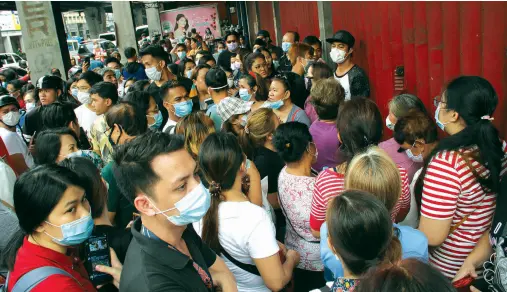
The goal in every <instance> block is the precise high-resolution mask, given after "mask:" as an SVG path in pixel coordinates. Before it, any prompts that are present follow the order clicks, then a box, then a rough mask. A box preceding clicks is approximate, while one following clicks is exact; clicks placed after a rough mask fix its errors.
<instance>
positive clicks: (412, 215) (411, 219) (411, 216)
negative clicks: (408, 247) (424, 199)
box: [400, 168, 423, 229]
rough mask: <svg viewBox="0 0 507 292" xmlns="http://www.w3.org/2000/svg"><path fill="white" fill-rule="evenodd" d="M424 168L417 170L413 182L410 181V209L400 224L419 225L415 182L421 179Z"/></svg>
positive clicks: (416, 226)
mask: <svg viewBox="0 0 507 292" xmlns="http://www.w3.org/2000/svg"><path fill="white" fill-rule="evenodd" d="M422 170H423V169H422V168H421V169H419V170H418V171H416V173H415V174H414V178H413V179H412V183H410V210H409V211H408V214H407V217H405V220H403V221H402V222H400V225H405V226H410V227H412V228H415V229H417V228H418V227H419V210H418V209H417V203H416V201H415V184H416V183H417V179H419V176H420V175H421V172H422Z"/></svg>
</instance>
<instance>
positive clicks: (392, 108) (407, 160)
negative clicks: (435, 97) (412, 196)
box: [379, 93, 428, 181]
mask: <svg viewBox="0 0 507 292" xmlns="http://www.w3.org/2000/svg"><path fill="white" fill-rule="evenodd" d="M388 108H389V115H388V116H387V117H386V127H387V128H388V129H389V130H391V131H393V132H394V128H395V125H396V124H397V123H398V119H401V118H403V117H406V116H407V115H408V112H409V111H410V110H417V111H420V112H422V113H425V114H427V111H426V107H425V106H424V104H423V103H422V101H421V100H420V99H419V98H418V97H417V96H415V95H412V94H408V93H403V94H400V95H397V96H395V97H394V98H393V99H391V101H389V104H388ZM379 147H380V148H382V149H384V151H386V152H387V153H388V154H389V156H391V158H392V159H393V161H394V163H396V164H398V165H400V166H402V167H403V168H405V169H406V170H407V173H408V179H409V180H410V181H412V178H413V177H414V174H415V172H416V171H417V170H419V169H420V168H421V167H422V166H423V164H422V160H420V159H419V160H417V159H413V158H414V157H413V156H411V157H409V156H408V152H406V151H401V152H400V151H398V150H399V149H400V144H398V143H397V142H396V139H395V138H394V137H393V138H391V139H388V140H386V141H384V142H382V143H380V144H379ZM427 154H428V153H427Z"/></svg>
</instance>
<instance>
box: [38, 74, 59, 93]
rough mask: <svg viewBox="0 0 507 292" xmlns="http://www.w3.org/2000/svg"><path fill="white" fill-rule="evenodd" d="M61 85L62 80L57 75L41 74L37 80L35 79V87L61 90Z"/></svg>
mask: <svg viewBox="0 0 507 292" xmlns="http://www.w3.org/2000/svg"><path fill="white" fill-rule="evenodd" d="M62 85H63V82H62V79H61V78H60V77H58V76H51V75H46V76H42V77H41V78H40V79H39V80H38V81H37V88H39V89H55V90H57V89H60V90H62V87H63V86H62Z"/></svg>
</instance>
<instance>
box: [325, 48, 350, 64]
mask: <svg viewBox="0 0 507 292" xmlns="http://www.w3.org/2000/svg"><path fill="white" fill-rule="evenodd" d="M345 55H346V53H345V51H342V50H339V49H337V48H334V49H331V52H330V53H329V56H330V57H331V59H332V60H333V62H335V63H336V64H341V63H343V62H345V59H346V58H345Z"/></svg>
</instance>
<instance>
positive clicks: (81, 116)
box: [74, 104, 98, 136]
mask: <svg viewBox="0 0 507 292" xmlns="http://www.w3.org/2000/svg"><path fill="white" fill-rule="evenodd" d="M74 112H75V113H76V116H77V121H78V122H79V125H80V126H81V128H83V130H84V131H85V133H86V135H87V136H88V133H90V130H91V129H92V125H93V122H95V119H97V118H98V116H97V114H96V113H95V112H94V111H92V110H90V109H89V108H87V107H86V105H84V104H82V105H80V106H79V107H77V108H76V109H75V110H74Z"/></svg>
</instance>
